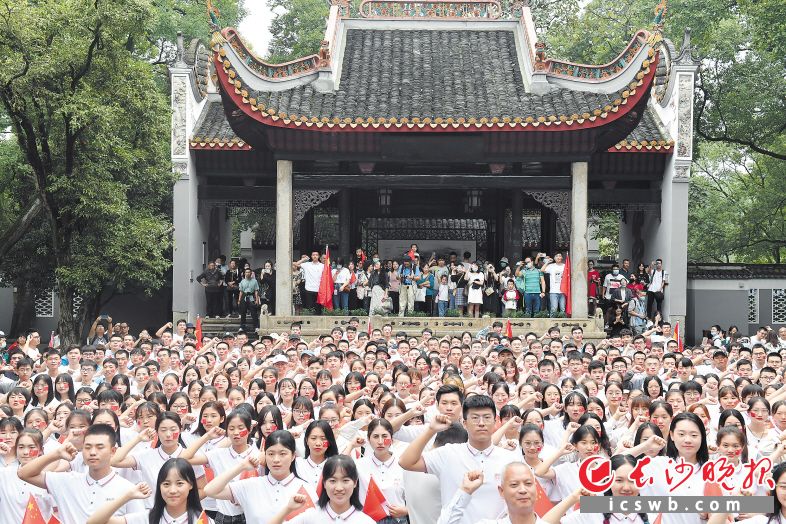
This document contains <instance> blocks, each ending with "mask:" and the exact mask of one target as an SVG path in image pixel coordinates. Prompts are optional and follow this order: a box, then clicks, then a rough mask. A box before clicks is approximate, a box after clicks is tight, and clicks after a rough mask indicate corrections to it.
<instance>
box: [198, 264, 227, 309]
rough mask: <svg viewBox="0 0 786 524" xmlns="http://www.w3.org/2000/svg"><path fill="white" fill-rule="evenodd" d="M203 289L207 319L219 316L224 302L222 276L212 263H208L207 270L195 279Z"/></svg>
mask: <svg viewBox="0 0 786 524" xmlns="http://www.w3.org/2000/svg"><path fill="white" fill-rule="evenodd" d="M196 280H197V282H199V283H200V284H202V286H204V288H205V300H206V301H207V315H206V316H207V318H210V317H214V318H218V317H220V316H221V313H222V312H221V310H222V306H223V304H222V302H223V301H224V275H223V274H222V273H221V270H220V269H218V268H217V267H216V264H215V263H214V262H208V264H207V269H206V270H205V271H204V272H203V273H202V274H201V275H199V276H198V277H197V278H196Z"/></svg>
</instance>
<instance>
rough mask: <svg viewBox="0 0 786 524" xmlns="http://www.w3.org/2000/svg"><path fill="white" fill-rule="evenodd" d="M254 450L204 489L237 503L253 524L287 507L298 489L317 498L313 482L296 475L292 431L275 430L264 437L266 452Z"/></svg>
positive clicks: (246, 518)
mask: <svg viewBox="0 0 786 524" xmlns="http://www.w3.org/2000/svg"><path fill="white" fill-rule="evenodd" d="M231 416H232V415H231V414H230V417H231ZM254 451H255V452H254V453H251V454H249V455H246V456H245V457H243V460H239V461H237V462H236V463H235V464H234V465H233V466H232V467H230V468H228V469H227V470H226V471H223V472H222V473H221V474H219V475H216V478H215V479H213V480H212V481H211V482H209V483H208V485H207V486H205V493H206V494H208V495H209V496H212V497H215V498H216V499H217V500H219V501H229V502H231V503H233V504H237V505H238V506H240V508H241V511H242V514H241V515H240V516H243V515H245V520H246V521H248V522H253V523H254V524H257V523H265V522H269V521H270V520H269V519H270V515H271V514H275V513H276V512H278V511H280V510H282V508H284V507H286V503H287V501H288V500H289V499H290V498H291V497H292V495H294V494H295V493H298V492H305V493H306V494H307V496H308V497H310V498H311V500H312V501H315V500H316V498H317V496H316V493H315V491H314V489H313V488H312V487H311V485H310V484H309V483H307V482H306V481H304V480H303V479H301V478H300V477H298V476H297V468H296V466H295V438H294V437H293V436H292V434H291V433H289V432H288V431H285V430H279V431H274V432H273V433H271V434H270V436H269V437H268V438H267V439H266V440H265V451H264V454H261V453H259V452H257V451H256V450H254ZM263 467H264V470H265V471H262V470H263ZM238 477H239V480H234V481H232V479H237V478H238ZM230 481H232V482H231V483H230ZM301 490H302V491H301ZM285 515H286V514H285Z"/></svg>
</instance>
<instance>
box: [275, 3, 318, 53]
mask: <svg viewBox="0 0 786 524" xmlns="http://www.w3.org/2000/svg"><path fill="white" fill-rule="evenodd" d="M268 5H269V6H270V8H271V9H272V10H273V11H274V12H275V13H276V15H275V17H274V18H273V21H272V22H271V24H270V32H271V33H272V35H273V38H272V39H271V40H270V49H269V59H270V60H271V61H273V62H287V61H290V60H294V59H296V58H301V57H304V56H308V55H313V54H314V53H316V52H317V51H318V50H319V46H320V44H321V42H322V39H323V38H324V36H325V27H326V25H325V24H326V21H327V16H328V12H329V9H328V4H327V3H326V2H325V0H269V3H268Z"/></svg>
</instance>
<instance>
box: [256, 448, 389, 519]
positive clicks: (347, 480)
mask: <svg viewBox="0 0 786 524" xmlns="http://www.w3.org/2000/svg"><path fill="white" fill-rule="evenodd" d="M359 491H360V482H359V481H358V470H357V467H356V466H355V463H354V462H353V461H352V459H351V458H349V457H347V456H346V455H336V456H335V457H331V458H329V459H328V461H327V462H326V463H325V467H324V469H323V477H322V492H321V494H320V495H319V501H318V502H317V505H318V508H317V507H314V506H313V504H311V505H310V508H309V509H307V510H306V511H305V512H303V513H300V514H298V515H297V516H295V517H294V518H292V519H290V520H287V522H289V523H290V524H324V523H325V522H342V523H344V524H374V519H372V518H371V517H369V516H368V515H366V514H365V513H363V505H362V504H361V503H360V495H359ZM306 502H307V497H306V496H305V495H303V494H295V495H294V496H293V497H291V499H290V501H289V503H288V504H287V505H286V506H285V507H284V508H282V509H281V510H280V511H279V512H278V513H277V514H276V515H274V516H273V517H272V518H271V519H270V520H268V521H267V522H268V524H283V522H284V521H285V520H286V518H287V516H289V515H290V514H292V513H293V512H297V511H299V510H300V511H302V508H303V507H304V506H305V505H306Z"/></svg>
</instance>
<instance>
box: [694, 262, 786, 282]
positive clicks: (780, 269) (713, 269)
mask: <svg viewBox="0 0 786 524" xmlns="http://www.w3.org/2000/svg"><path fill="white" fill-rule="evenodd" d="M688 278H691V279H701V280H748V279H752V278H782V279H786V264H700V263H699V264H688Z"/></svg>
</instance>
